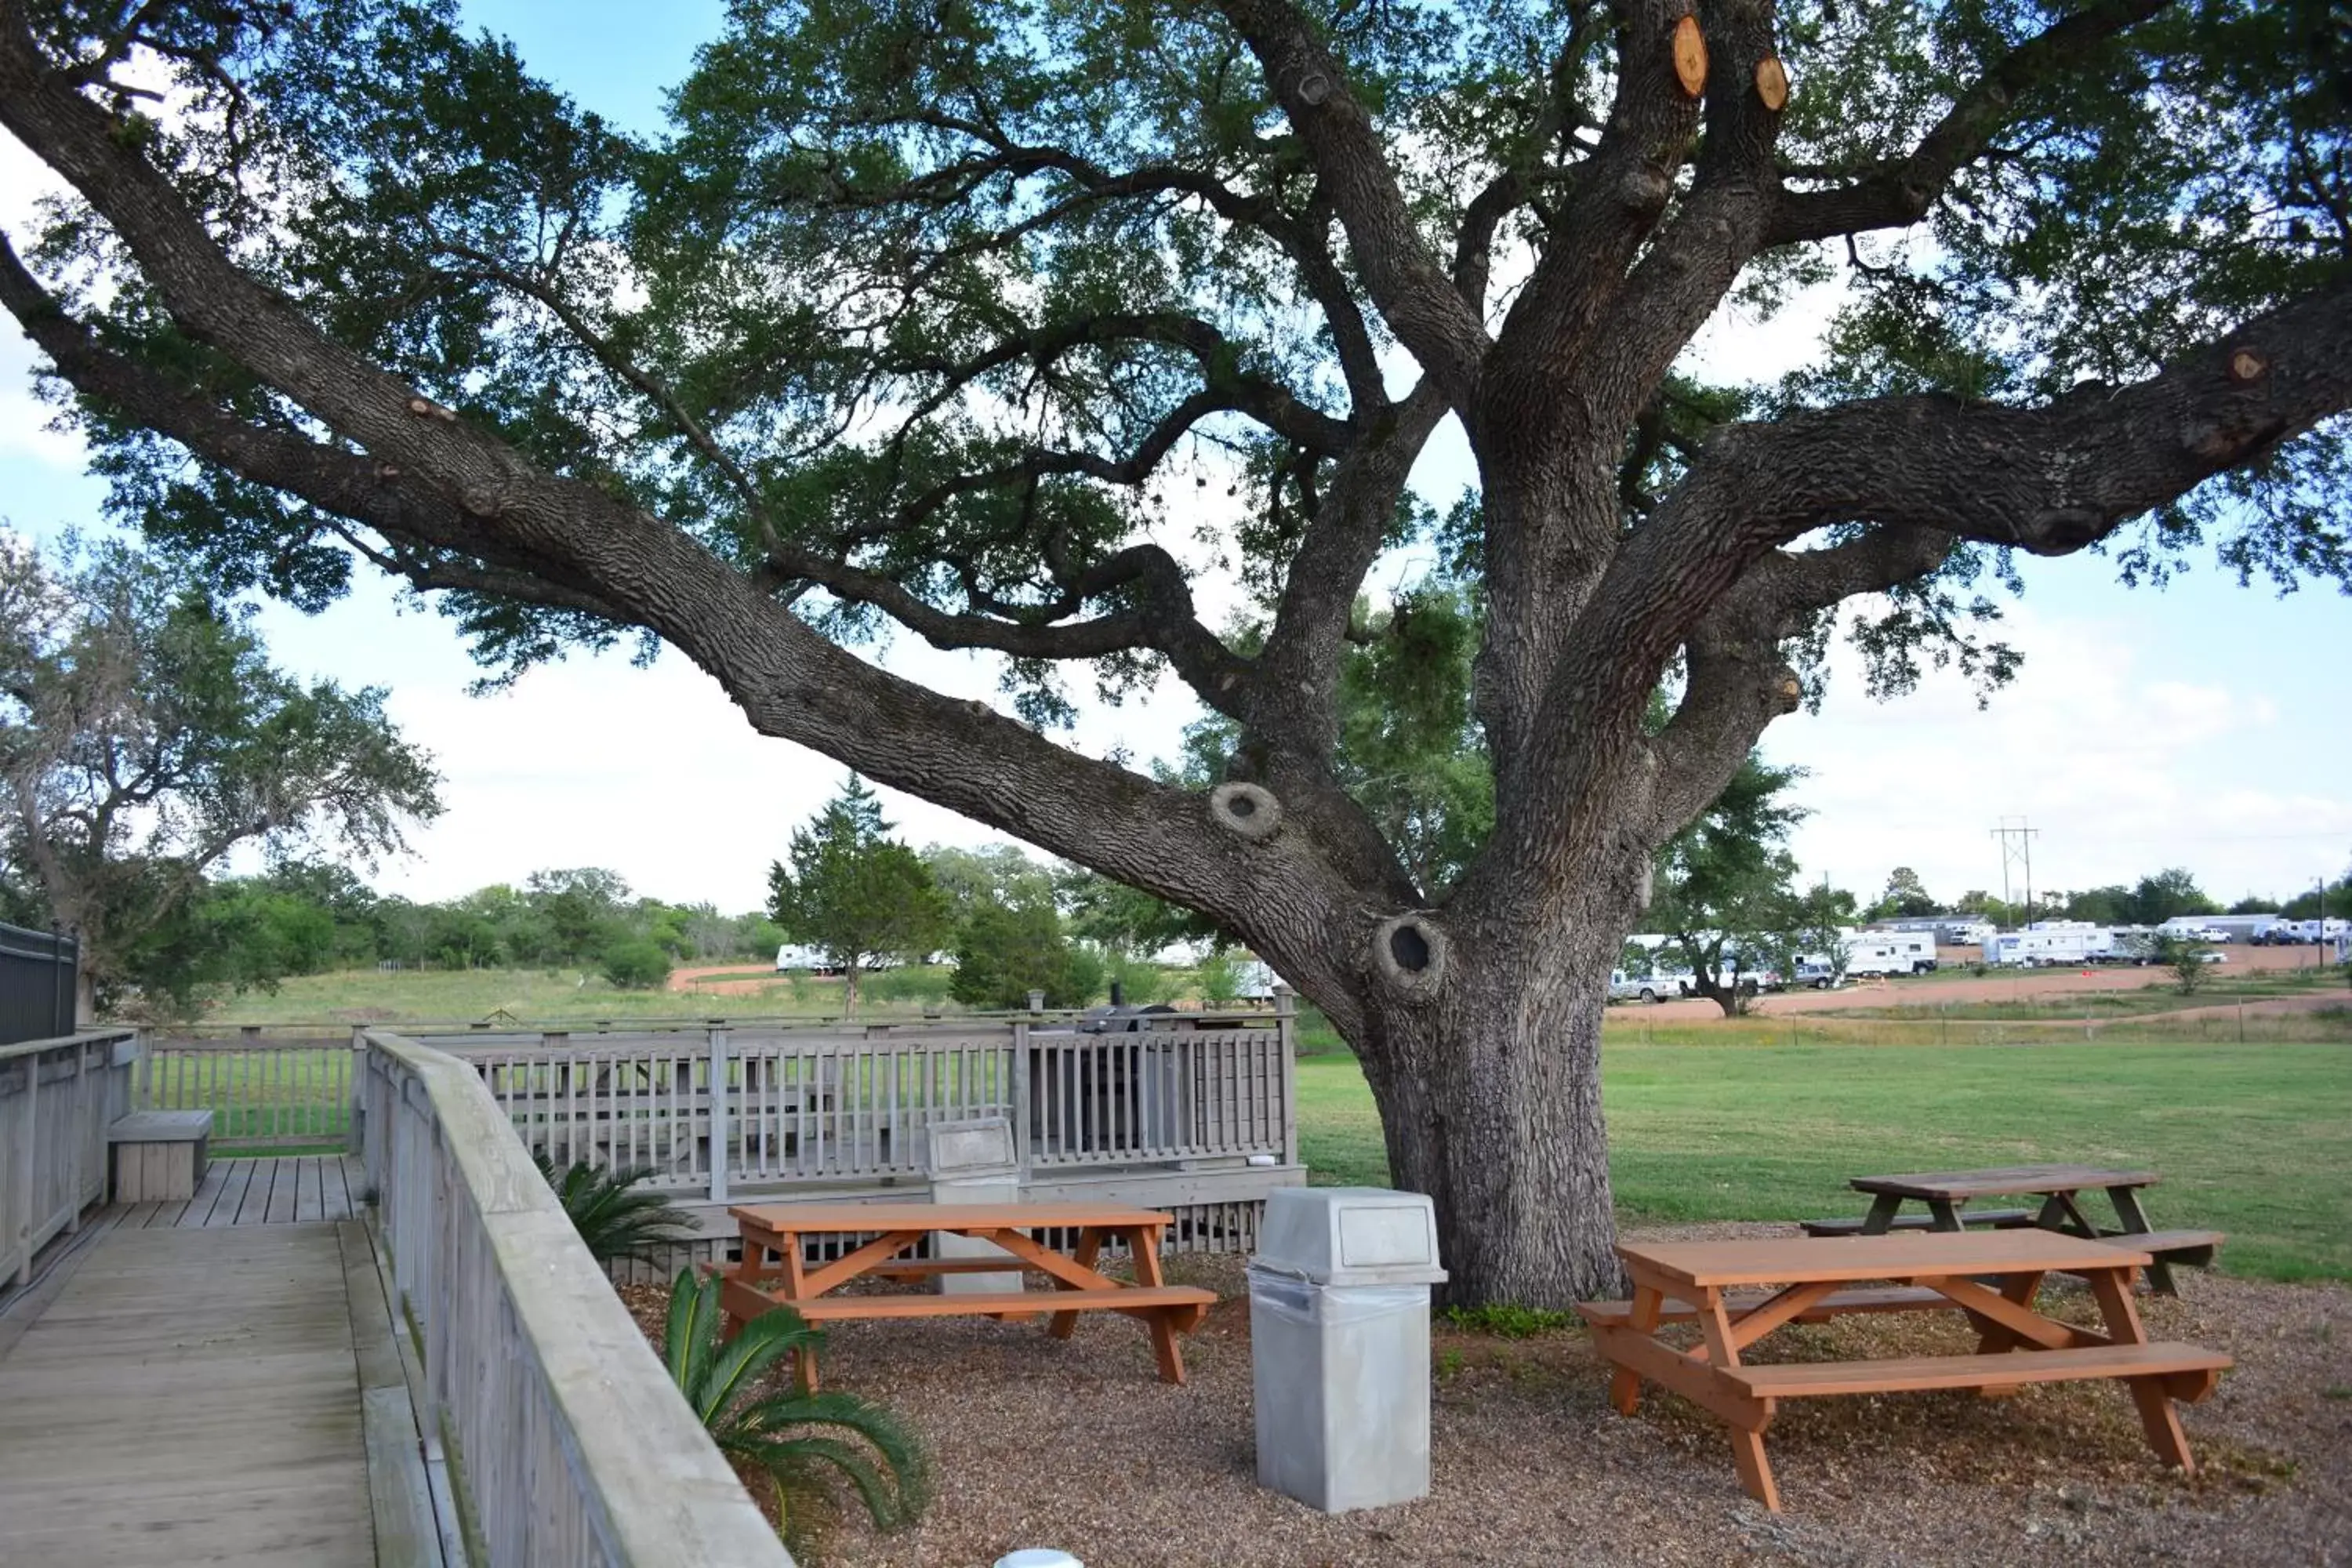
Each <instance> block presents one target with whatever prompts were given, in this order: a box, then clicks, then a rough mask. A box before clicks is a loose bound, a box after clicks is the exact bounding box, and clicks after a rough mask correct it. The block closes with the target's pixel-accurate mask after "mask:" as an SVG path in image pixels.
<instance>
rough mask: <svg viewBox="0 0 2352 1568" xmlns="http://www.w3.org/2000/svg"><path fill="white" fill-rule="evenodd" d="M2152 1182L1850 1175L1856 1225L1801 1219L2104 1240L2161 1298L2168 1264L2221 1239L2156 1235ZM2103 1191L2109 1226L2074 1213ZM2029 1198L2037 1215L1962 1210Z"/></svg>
mask: <svg viewBox="0 0 2352 1568" xmlns="http://www.w3.org/2000/svg"><path fill="white" fill-rule="evenodd" d="M2156 1184H2157V1174H2156V1173H2155V1172H2153V1171H2138V1170H2111V1169H2109V1168H2107V1167H2105V1166H2103V1165H1997V1166H1994V1167H1992V1168H1990V1169H1989V1170H1977V1171H1917V1172H1911V1173H1906V1174H1902V1175H1893V1176H1856V1177H1854V1178H1853V1180H1852V1181H1851V1182H1849V1183H1848V1184H1847V1185H1849V1186H1851V1187H1853V1190H1854V1191H1856V1192H1858V1193H1868V1194H1871V1205H1870V1212H1869V1213H1868V1214H1866V1215H1863V1216H1862V1217H1861V1218H1860V1219H1858V1220H1853V1219H1817V1220H1807V1221H1805V1222H1804V1227H1805V1231H1806V1233H1807V1234H1808V1235H1811V1236H1880V1235H1884V1234H1885V1232H1887V1231H1889V1230H1909V1229H1915V1228H1917V1229H1931V1230H1959V1229H1961V1228H1963V1227H1964V1226H1980V1225H1990V1226H2024V1225H2037V1226H2041V1227H2042V1228H2043V1229H2044V1230H2059V1231H2064V1232H2066V1233H2067V1234H2068V1235H2071V1236H2084V1237H2110V1238H2112V1239H2114V1240H2116V1242H2118V1243H2120V1244H2121V1245H2123V1246H2126V1247H2138V1248H2139V1249H2140V1250H2141V1251H2143V1252H2146V1253H2147V1254H2149V1255H2150V1257H2151V1258H2152V1261H2151V1262H2150V1263H2149V1265H2148V1270H2147V1281H2148V1285H2149V1288H2150V1289H2155V1290H2158V1291H2159V1292H2161V1293H2163V1294H2164V1295H2167V1296H2170V1295H2174V1294H2177V1293H2178V1292H2177V1291H2176V1290H2175V1289H2174V1288H2173V1283H2172V1272H2171V1270H2170V1269H2169V1268H2168V1267H2167V1265H2168V1264H2169V1263H2189V1264H2197V1265H2202V1264H2206V1263H2210V1262H2211V1261H2212V1260H2213V1253H2214V1251H2215V1249H2216V1248H2218V1247H2220V1246H2221V1243H2222V1242H2223V1241H2224V1240H2226V1239H2228V1238H2227V1237H2224V1236H2222V1234H2221V1232H2220V1231H2218V1230H2158V1229H2157V1228H2156V1227H2155V1226H2151V1225H2150V1224H2148V1222H2147V1210H2146V1209H2144V1208H2143V1207H2141V1206H2140V1200H2139V1194H2140V1192H2141V1190H2142V1189H2143V1188H2147V1187H2152V1186H2154V1185H2156ZM2092 1188H2098V1189H2100V1190H2102V1191H2104V1192H2105V1194H2106V1197H2107V1203H2108V1205H2109V1206H2111V1207H2112V1208H2113V1209H2114V1210H2115V1212H2116V1224H2115V1225H2113V1226H2101V1225H2098V1224H2095V1223H2094V1222H2093V1221H2092V1219H2091V1217H2090V1216H2089V1215H2086V1214H2084V1211H2083V1208H2082V1205H2081V1202H2080V1201H2078V1200H2080V1199H2081V1197H2082V1194H2084V1193H2085V1192H2088V1191H2089V1190H2091V1189H2092ZM1983 1197H2036V1198H2040V1199H2041V1200H2042V1206H2041V1207H2040V1209H2039V1210H2030V1209H1995V1210H1985V1209H1970V1208H1969V1207H1968V1206H1967V1205H1968V1203H1969V1200H1970V1199H1971V1198H1983ZM1912 1201H1916V1202H1917V1203H1920V1204H1924V1205H1927V1214H1926V1215H1906V1214H1903V1213H1902V1212H1901V1210H1902V1208H1903V1205H1904V1204H1905V1203H1906V1202H1912Z"/></svg>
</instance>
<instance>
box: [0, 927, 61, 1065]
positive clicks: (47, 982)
mask: <svg viewBox="0 0 2352 1568" xmlns="http://www.w3.org/2000/svg"><path fill="white" fill-rule="evenodd" d="M78 957H79V944H78V943H77V942H75V941H74V939H73V938H71V937H69V936H60V935H58V934H57V933H56V932H54V931H26V930H25V929H24V928H23V927H22V926H12V925H0V1046H13V1045H16V1044H18V1043H19V1042H21V1041H25V1040H53V1039H57V1038H59V1037H62V1036H66V1035H70V1034H72V1033H73V1032H74V968H75V963H76V962H77V960H78Z"/></svg>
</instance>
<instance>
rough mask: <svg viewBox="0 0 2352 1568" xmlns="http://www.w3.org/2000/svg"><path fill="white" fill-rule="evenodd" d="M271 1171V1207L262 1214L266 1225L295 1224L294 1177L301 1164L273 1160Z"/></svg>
mask: <svg viewBox="0 0 2352 1568" xmlns="http://www.w3.org/2000/svg"><path fill="white" fill-rule="evenodd" d="M300 1164H301V1162H300V1161H299V1160H273V1161H271V1162H270V1171H269V1205H268V1208H267V1209H265V1210H264V1211H263V1214H262V1223H263V1224H264V1225H291V1224H292V1223H294V1177H295V1173H296V1171H297V1170H298V1169H299V1166H300Z"/></svg>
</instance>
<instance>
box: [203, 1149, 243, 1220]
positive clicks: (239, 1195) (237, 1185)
mask: <svg viewBox="0 0 2352 1568" xmlns="http://www.w3.org/2000/svg"><path fill="white" fill-rule="evenodd" d="M253 1166H254V1162H253V1161H251V1160H223V1161H221V1162H220V1169H221V1170H222V1171H223V1172H224V1173H226V1174H225V1176H224V1178H223V1181H222V1184H221V1191H220V1196H219V1197H217V1198H216V1199H215V1200H214V1202H213V1206H212V1212H211V1213H209V1214H207V1215H205V1218H204V1224H205V1226H207V1227H210V1226H222V1225H235V1224H236V1215H237V1211H238V1210H239V1209H241V1208H243V1207H244V1206H245V1197H246V1194H247V1193H249V1192H251V1191H252V1190H253Z"/></svg>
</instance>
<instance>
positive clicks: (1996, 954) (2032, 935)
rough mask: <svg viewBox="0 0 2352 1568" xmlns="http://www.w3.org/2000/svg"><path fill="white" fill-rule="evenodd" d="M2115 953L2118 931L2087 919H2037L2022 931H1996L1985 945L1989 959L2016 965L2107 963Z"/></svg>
mask: <svg viewBox="0 0 2352 1568" xmlns="http://www.w3.org/2000/svg"><path fill="white" fill-rule="evenodd" d="M2126 956H2128V954H2126ZM2115 958H2116V933H2115V932H2114V931H2110V930H2109V929H2107V928H2106V927H2105V926H2095V925H2093V924H2092V923H2091V922H2090V921H2034V922H2033V923H2032V925H2030V926H2027V927H2026V928H2025V929H2024V930H2023V931H2000V932H1997V933H1995V935H1994V936H1993V939H1992V940H1991V941H1990V942H1987V943H1986V944H1985V949H1984V959H1985V962H1986V963H1998V964H2004V965H2008V966H2011V967H2013V968H2035V967H2040V966H2042V965H2045V964H2069V963H2111V962H2113V960H2114V959H2115Z"/></svg>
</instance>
